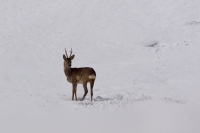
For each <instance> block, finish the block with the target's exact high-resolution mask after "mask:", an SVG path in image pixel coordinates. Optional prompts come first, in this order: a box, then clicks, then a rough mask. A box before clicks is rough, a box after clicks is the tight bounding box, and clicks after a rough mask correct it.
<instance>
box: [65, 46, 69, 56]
mask: <svg viewBox="0 0 200 133" xmlns="http://www.w3.org/2000/svg"><path fill="white" fill-rule="evenodd" d="M65 54H66V56H67V58H68V55H67V50H66V48H65Z"/></svg>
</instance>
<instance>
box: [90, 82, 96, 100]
mask: <svg viewBox="0 0 200 133" xmlns="http://www.w3.org/2000/svg"><path fill="white" fill-rule="evenodd" d="M94 81H95V80H94V79H93V80H91V81H90V93H91V101H92V100H93V99H92V97H93V86H94Z"/></svg>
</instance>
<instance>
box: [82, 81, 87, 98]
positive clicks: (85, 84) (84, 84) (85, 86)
mask: <svg viewBox="0 0 200 133" xmlns="http://www.w3.org/2000/svg"><path fill="white" fill-rule="evenodd" d="M83 88H84V92H85V93H84V95H83V98H82V101H83V100H84V99H85V96H86V95H87V93H88V89H87V82H86V83H83Z"/></svg>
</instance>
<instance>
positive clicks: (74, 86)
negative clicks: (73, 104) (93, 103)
mask: <svg viewBox="0 0 200 133" xmlns="http://www.w3.org/2000/svg"><path fill="white" fill-rule="evenodd" d="M72 85H73V88H72V100H74V95H75V100H76V101H77V100H78V99H77V95H76V88H77V84H76V83H73V84H72Z"/></svg>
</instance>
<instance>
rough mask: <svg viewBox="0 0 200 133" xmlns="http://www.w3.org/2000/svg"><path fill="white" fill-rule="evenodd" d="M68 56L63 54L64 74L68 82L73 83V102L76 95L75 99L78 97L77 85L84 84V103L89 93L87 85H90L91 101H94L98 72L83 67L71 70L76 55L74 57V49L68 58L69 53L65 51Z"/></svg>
mask: <svg viewBox="0 0 200 133" xmlns="http://www.w3.org/2000/svg"><path fill="white" fill-rule="evenodd" d="M65 53H66V56H65V55H64V54H63V59H64V73H65V76H66V77H67V81H68V82H69V83H72V100H74V95H75V99H76V100H77V96H76V90H77V89H76V88H77V84H83V88H84V92H85V93H84V95H83V98H82V101H83V100H84V98H85V96H86V95H87V93H88V89H87V83H88V82H89V83H90V89H91V90H90V91H91V101H92V96H93V86H94V81H95V79H96V72H95V71H94V69H93V68H90V67H82V68H71V64H72V60H73V59H74V56H75V55H72V49H71V51H70V56H69V57H68V55H67V51H66V49H65Z"/></svg>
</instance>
